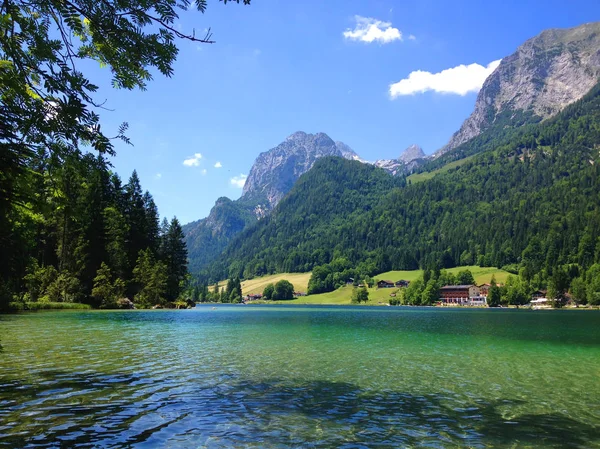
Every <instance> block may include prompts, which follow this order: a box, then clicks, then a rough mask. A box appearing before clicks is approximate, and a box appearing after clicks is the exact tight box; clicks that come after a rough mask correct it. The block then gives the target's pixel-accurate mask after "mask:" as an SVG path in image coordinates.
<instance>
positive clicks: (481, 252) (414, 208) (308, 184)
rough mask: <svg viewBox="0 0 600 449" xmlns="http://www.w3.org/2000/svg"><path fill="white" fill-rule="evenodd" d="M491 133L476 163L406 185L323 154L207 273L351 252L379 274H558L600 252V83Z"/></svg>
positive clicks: (301, 267)
mask: <svg viewBox="0 0 600 449" xmlns="http://www.w3.org/2000/svg"><path fill="white" fill-rule="evenodd" d="M489 133H493V134H489ZM480 141H481V142H483V143H484V145H483V146H482V148H480V149H479V150H482V151H483V152H482V153H480V154H477V155H476V156H474V157H473V158H471V159H470V160H469V161H468V162H467V163H465V164H463V165H462V166H460V167H458V168H456V169H452V170H449V171H448V172H446V173H443V174H440V175H438V176H436V177H434V178H433V179H431V180H429V181H425V182H422V183H419V184H415V185H408V186H406V187H403V186H401V185H400V186H399V185H397V184H396V185H395V183H400V184H402V183H403V179H402V178H401V179H400V180H398V179H396V180H393V179H392V178H391V177H390V178H388V177H387V175H385V174H384V173H381V172H375V171H369V172H368V173H367V171H366V170H368V169H369V167H365V166H362V165H359V164H355V163H352V162H343V161H340V160H336V159H328V160H327V161H323V163H322V164H319V165H316V166H315V167H314V169H313V170H311V171H310V172H309V173H307V174H306V175H304V176H303V177H302V178H301V179H300V181H299V183H298V184H297V185H296V186H295V187H294V189H293V190H292V192H291V193H290V195H289V196H288V197H287V198H286V199H284V200H283V201H282V202H281V203H280V205H279V207H278V208H277V209H276V210H275V212H274V213H273V215H272V216H271V217H269V218H268V219H267V220H263V221H262V222H260V223H258V224H257V225H256V226H253V227H252V228H251V229H248V230H247V231H245V232H244V233H242V234H241V235H240V236H239V238H236V239H235V240H234V241H233V242H232V244H231V245H230V246H229V247H228V249H227V251H226V252H225V254H224V256H223V259H222V261H221V263H220V264H219V265H218V266H215V267H214V271H213V272H212V273H204V275H205V276H206V277H211V276H214V277H215V278H222V277H224V275H225V274H228V275H235V276H239V275H241V276H243V277H248V276H254V275H260V274H264V273H271V272H277V271H307V270H310V269H312V268H314V267H315V266H318V265H322V264H323V263H328V262H332V261H334V259H337V258H344V260H346V261H348V262H349V263H350V264H352V265H353V266H358V265H362V266H363V267H364V271H365V273H368V274H370V273H369V272H371V271H375V272H377V271H379V272H381V271H386V270H390V269H412V268H415V267H417V266H422V267H427V266H439V267H452V266H455V265H458V264H463V265H469V264H479V265H482V266H498V267H502V266H508V267H509V268H511V269H512V270H513V271H515V272H516V271H517V270H519V269H521V270H522V274H523V275H524V277H525V278H532V277H534V276H538V277H540V278H547V277H549V276H551V274H552V271H553V270H554V269H555V268H557V267H564V266H565V265H574V264H575V265H576V266H577V267H580V268H582V269H586V268H588V267H590V266H591V265H592V264H593V263H595V262H598V261H600V245H599V244H598V242H599V240H598V238H599V236H600V178H599V174H600V172H599V170H600V169H599V167H598V164H597V163H598V161H599V150H600V88H598V87H596V88H594V89H593V90H592V91H591V92H590V93H589V94H588V95H587V96H586V97H584V98H583V99H582V100H580V101H578V102H576V103H575V104H573V105H571V106H569V107H568V108H567V109H565V110H564V111H563V112H562V113H560V114H559V115H558V116H556V117H555V118H553V119H550V120H548V121H545V122H542V123H539V124H536V125H529V126H527V127H525V128H522V129H520V130H516V131H510V132H508V131H507V132H501V133H498V130H497V129H494V130H490V131H488V132H487V133H484V134H482V136H480ZM471 145H472V143H471ZM461 148H462V149H461ZM469 148H470V147H469ZM455 151H457V152H459V154H461V153H460V152H461V151H465V150H464V148H463V147H459V148H457V150H455ZM473 153H474V151H471V150H469V151H465V152H464V153H462V154H473ZM450 154H451V153H450ZM450 154H449V155H448V156H447V157H450ZM329 166H331V168H329ZM365 175H367V177H372V178H375V179H365ZM390 187H396V188H394V189H393V190H391V191H389V190H388V189H389V188H390Z"/></svg>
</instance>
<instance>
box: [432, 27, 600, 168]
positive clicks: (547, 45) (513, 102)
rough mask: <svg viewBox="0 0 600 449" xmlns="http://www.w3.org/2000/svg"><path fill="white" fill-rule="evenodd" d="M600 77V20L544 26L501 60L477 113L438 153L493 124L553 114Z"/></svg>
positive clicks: (480, 98) (481, 95)
mask: <svg viewBox="0 0 600 449" xmlns="http://www.w3.org/2000/svg"><path fill="white" fill-rule="evenodd" d="M599 76H600V22H591V23H586V24H583V25H580V26H577V27H573V28H567V29H549V30H545V31H542V32H541V33H540V34H538V35H537V36H534V37H532V38H531V39H529V40H527V41H526V42H524V43H523V44H522V45H520V46H519V47H518V48H517V50H516V51H515V52H514V53H513V54H511V55H510V56H507V57H505V58H503V59H502V61H501V62H500V65H499V66H498V67H497V68H496V70H494V72H492V73H491V74H490V75H489V76H488V78H487V79H486V80H485V82H484V84H483V87H482V88H481V90H480V91H479V94H478V95H477V100H476V102H475V107H474V110H473V113H472V114H471V115H470V116H469V117H468V118H467V119H466V120H465V121H464V122H463V124H462V126H461V127H460V129H459V130H458V131H457V132H455V133H454V134H453V135H452V137H451V138H450V140H449V141H448V143H447V144H446V145H445V146H444V147H442V148H441V149H439V150H438V151H437V152H435V153H434V155H433V157H434V158H437V157H439V156H441V155H443V154H445V153H447V152H449V151H452V150H453V149H455V148H457V147H458V146H460V145H461V144H463V143H466V142H468V141H469V140H471V139H472V138H473V137H475V136H477V135H479V134H481V132H482V131H484V130H485V129H487V128H489V127H490V126H492V125H493V124H494V123H498V122H504V123H505V124H506V125H511V126H519V125H520V124H522V123H523V122H527V121H530V120H532V119H533V120H539V119H547V118H549V117H552V116H554V115H556V114H557V113H558V112H560V111H561V110H562V109H564V108H565V107H566V106H567V105H569V104H572V103H573V102H575V101H577V100H579V99H580V98H582V97H583V96H584V95H585V94H586V93H588V92H589V91H590V90H591V89H592V87H594V86H595V84H596V83H597V81H598V77H599Z"/></svg>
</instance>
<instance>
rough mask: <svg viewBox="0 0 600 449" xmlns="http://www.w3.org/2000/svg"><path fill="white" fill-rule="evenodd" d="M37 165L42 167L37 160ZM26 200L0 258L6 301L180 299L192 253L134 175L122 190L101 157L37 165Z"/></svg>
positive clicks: (111, 303)
mask: <svg viewBox="0 0 600 449" xmlns="http://www.w3.org/2000/svg"><path fill="white" fill-rule="evenodd" d="M36 162H37V161H36ZM38 163H39V166H38V167H36V170H35V171H34V170H31V171H29V172H28V173H27V175H26V176H27V177H28V182H27V183H24V186H23V188H27V192H26V197H27V198H28V201H27V202H26V203H22V204H18V203H17V204H13V207H12V208H11V209H10V211H9V214H8V215H7V216H6V217H5V218H6V219H7V223H5V225H8V226H7V227H8V231H9V234H10V237H11V238H10V239H7V240H6V243H7V246H5V247H4V249H3V257H2V258H1V264H2V266H1V268H0V269H1V275H0V276H1V279H2V287H1V291H2V301H3V304H4V306H5V307H6V305H7V304H8V303H9V302H16V303H19V302H21V303H25V304H26V303H28V302H31V301H49V302H83V303H87V304H90V305H92V306H94V307H117V306H118V300H120V299H124V298H131V299H132V300H133V301H134V303H136V304H137V305H138V306H141V307H147V306H150V305H155V304H164V303H165V302H167V301H174V300H176V299H177V298H178V297H179V295H180V293H181V292H182V289H183V287H184V286H185V281H186V275H187V260H186V259H187V252H186V248H185V244H184V243H183V232H182V230H181V226H180V224H179V222H178V221H177V219H176V218H174V219H173V220H172V221H171V222H166V220H165V221H164V222H163V225H162V226H159V217H158V211H157V208H156V205H155V203H154V200H153V199H152V196H151V195H150V193H149V192H147V191H146V192H143V190H142V188H141V185H140V180H139V178H138V175H137V173H136V172H135V171H134V172H133V174H132V175H131V177H130V179H129V181H128V182H127V183H126V184H125V185H123V184H122V182H121V179H120V178H119V177H118V176H117V175H116V174H114V173H112V172H111V171H110V170H109V167H108V165H107V162H106V161H105V160H104V158H103V157H101V156H94V155H91V154H85V155H82V156H80V157H77V156H72V157H68V158H66V159H65V160H64V161H58V160H54V159H53V158H50V159H45V160H44V159H40V160H39V162H38Z"/></svg>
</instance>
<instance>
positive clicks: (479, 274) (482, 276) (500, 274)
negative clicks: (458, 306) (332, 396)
mask: <svg viewBox="0 0 600 449" xmlns="http://www.w3.org/2000/svg"><path fill="white" fill-rule="evenodd" d="M465 269H469V270H471V273H473V277H474V278H475V282H476V283H477V284H483V283H486V282H489V281H490V280H491V279H492V276H495V278H496V281H497V282H499V283H503V282H504V281H506V278H507V277H508V276H509V275H510V273H508V272H506V271H503V270H500V269H498V268H493V267H492V268H482V267H478V266H470V267H456V268H450V269H449V270H448V271H449V272H451V273H454V274H456V273H458V272H459V271H461V270H465ZM422 275H423V271H422V270H414V271H388V272H386V273H381V274H380V275H378V276H376V278H377V279H385V280H390V281H398V280H400V279H405V280H407V281H414V280H415V279H418V278H419V277H420V276H422ZM397 290H398V289H396V288H381V289H378V288H376V287H374V288H370V289H369V302H368V303H367V305H377V304H379V303H387V302H388V301H389V299H390V294H391V293H394V292H396V291H397ZM351 297H352V287H342V288H339V289H337V290H335V291H333V292H329V293H321V294H319V295H311V296H307V297H303V298H297V299H294V300H292V301H278V302H279V303H280V304H350V300H351Z"/></svg>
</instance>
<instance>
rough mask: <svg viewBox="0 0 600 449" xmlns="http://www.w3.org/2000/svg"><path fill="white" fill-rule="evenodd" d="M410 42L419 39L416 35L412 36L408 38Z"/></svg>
mask: <svg viewBox="0 0 600 449" xmlns="http://www.w3.org/2000/svg"><path fill="white" fill-rule="evenodd" d="M408 40H409V41H416V40H417V37H416V36H415V35H414V34H411V35H409V36H408Z"/></svg>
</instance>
